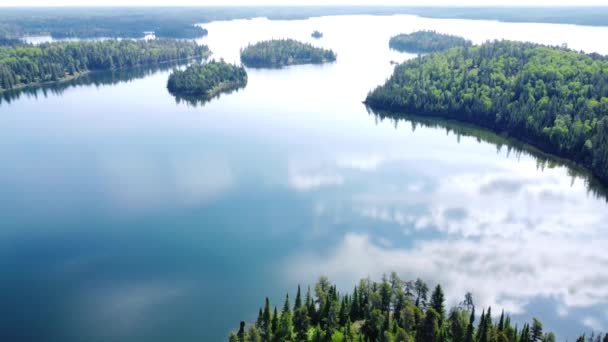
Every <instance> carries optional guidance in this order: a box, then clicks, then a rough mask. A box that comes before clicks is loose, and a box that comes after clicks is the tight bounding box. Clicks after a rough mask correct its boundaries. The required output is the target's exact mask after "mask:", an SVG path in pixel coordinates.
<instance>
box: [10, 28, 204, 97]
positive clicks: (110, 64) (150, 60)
mask: <svg viewBox="0 0 608 342" xmlns="http://www.w3.org/2000/svg"><path fill="white" fill-rule="evenodd" d="M208 55H209V49H208V48H207V47H206V46H199V45H197V44H196V43H195V42H189V41H177V40H168V39H167V40H164V39H154V40H147V41H143V40H140V41H134V40H105V41H81V42H61V43H47V44H41V45H37V46H34V45H18V46H0V91H3V90H10V89H14V88H19V87H22V86H27V85H31V84H37V83H43V82H52V81H61V80H66V79H70V78H72V77H75V76H77V75H79V74H82V73H85V72H88V71H95V70H111V69H120V68H128V67H136V66H145V65H151V64H157V63H163V62H168V61H174V60H180V59H188V58H194V57H207V56H208Z"/></svg>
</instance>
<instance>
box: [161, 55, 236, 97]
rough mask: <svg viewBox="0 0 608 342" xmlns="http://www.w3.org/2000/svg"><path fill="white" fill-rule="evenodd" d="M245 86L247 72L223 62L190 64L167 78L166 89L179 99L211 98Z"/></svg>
mask: <svg viewBox="0 0 608 342" xmlns="http://www.w3.org/2000/svg"><path fill="white" fill-rule="evenodd" d="M245 85H247V72H246V71H245V68H244V67H242V66H236V65H233V64H229V63H226V62H224V61H219V62H217V61H211V62H209V63H205V64H198V63H197V64H192V65H190V66H188V67H187V68H186V69H185V70H174V71H173V72H172V73H171V75H170V76H169V81H168V82H167V89H168V90H169V92H170V93H172V94H174V95H179V96H180V97H184V98H188V97H201V98H203V99H204V98H211V97H213V96H215V95H217V94H219V93H220V92H223V91H230V90H234V89H238V88H242V87H244V86H245Z"/></svg>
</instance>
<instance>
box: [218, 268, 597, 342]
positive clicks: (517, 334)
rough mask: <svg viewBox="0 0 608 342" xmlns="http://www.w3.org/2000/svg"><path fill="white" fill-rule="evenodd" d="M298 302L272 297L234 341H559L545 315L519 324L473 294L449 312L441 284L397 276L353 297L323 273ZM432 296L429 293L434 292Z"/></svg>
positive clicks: (360, 288) (363, 286) (363, 287)
mask: <svg viewBox="0 0 608 342" xmlns="http://www.w3.org/2000/svg"><path fill="white" fill-rule="evenodd" d="M313 291H314V294H313V293H312V292H311V289H310V287H309V288H307V290H306V293H305V294H303V293H302V291H301V288H300V287H299V286H298V289H297V292H296V296H295V300H294V304H293V306H292V305H291V302H290V299H289V294H287V295H286V297H285V301H284V303H283V306H282V309H281V310H280V312H279V310H278V309H277V307H276V306H274V309H273V306H272V305H271V303H270V300H269V299H268V298H266V300H265V303H264V306H263V308H260V309H259V311H258V317H257V320H256V321H255V322H254V323H253V324H250V325H249V326H248V327H247V324H246V323H245V322H244V321H242V322H241V323H240V327H239V329H238V330H237V331H234V332H232V333H231V334H230V336H229V341H230V342H275V341H276V342H283V341H293V342H308V341H310V342H325V341H330V342H342V341H344V342H351V341H366V342H410V341H411V342H554V341H556V337H555V334H553V333H552V332H545V331H544V329H543V324H542V322H541V321H540V320H538V319H536V318H534V319H533V320H532V322H530V323H525V324H523V325H521V326H518V325H517V324H515V323H514V322H512V321H511V318H510V317H509V315H506V314H505V313H504V311H503V312H501V313H500V315H499V316H493V315H492V308H491V307H489V308H487V309H485V308H482V310H481V314H480V312H479V308H478V307H476V306H475V303H474V301H473V296H472V294H471V293H466V294H465V295H464V298H463V300H462V302H460V303H459V305H457V306H455V307H452V308H450V309H448V308H447V307H446V303H445V302H446V300H445V295H444V293H443V289H442V287H441V285H437V286H436V287H434V288H433V289H432V291H431V288H430V287H429V285H428V284H427V283H425V282H424V281H423V280H421V279H417V280H415V281H403V280H401V279H400V278H399V276H398V275H397V274H396V273H394V272H393V273H391V275H390V276H388V277H387V276H384V277H383V278H382V281H381V282H373V281H371V280H370V279H369V278H367V279H362V280H360V281H359V284H358V285H357V286H355V287H354V290H353V292H352V293H351V294H341V293H339V292H338V290H337V288H336V286H335V285H332V284H331V282H330V281H329V280H328V279H327V278H326V277H320V278H319V280H318V281H317V283H316V285H315V286H314V290H313ZM429 295H430V297H429ZM586 341H592V342H596V341H597V342H608V334H606V335H604V336H603V337H602V336H601V335H597V336H596V335H592V336H591V337H590V339H586V338H585V336H581V337H580V338H579V339H577V342H586Z"/></svg>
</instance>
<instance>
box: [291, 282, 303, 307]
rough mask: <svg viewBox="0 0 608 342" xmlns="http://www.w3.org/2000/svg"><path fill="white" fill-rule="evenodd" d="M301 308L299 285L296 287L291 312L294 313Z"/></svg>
mask: <svg viewBox="0 0 608 342" xmlns="http://www.w3.org/2000/svg"><path fill="white" fill-rule="evenodd" d="M301 306H302V297H301V295H300V285H298V293H297V294H296V301H295V303H294V305H293V311H296V310H297V309H299V308H300V307H301Z"/></svg>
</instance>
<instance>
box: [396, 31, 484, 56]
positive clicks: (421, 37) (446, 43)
mask: <svg viewBox="0 0 608 342" xmlns="http://www.w3.org/2000/svg"><path fill="white" fill-rule="evenodd" d="M471 45H473V43H472V42H471V41H470V40H466V39H464V38H462V37H458V36H453V35H449V34H442V33H437V32H435V31H416V32H413V33H410V34H399V35H396V36H394V37H392V38H391V39H390V40H389V46H390V48H391V49H393V50H397V51H401V52H415V53H431V52H438V51H443V50H447V49H451V48H453V47H457V46H471Z"/></svg>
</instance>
